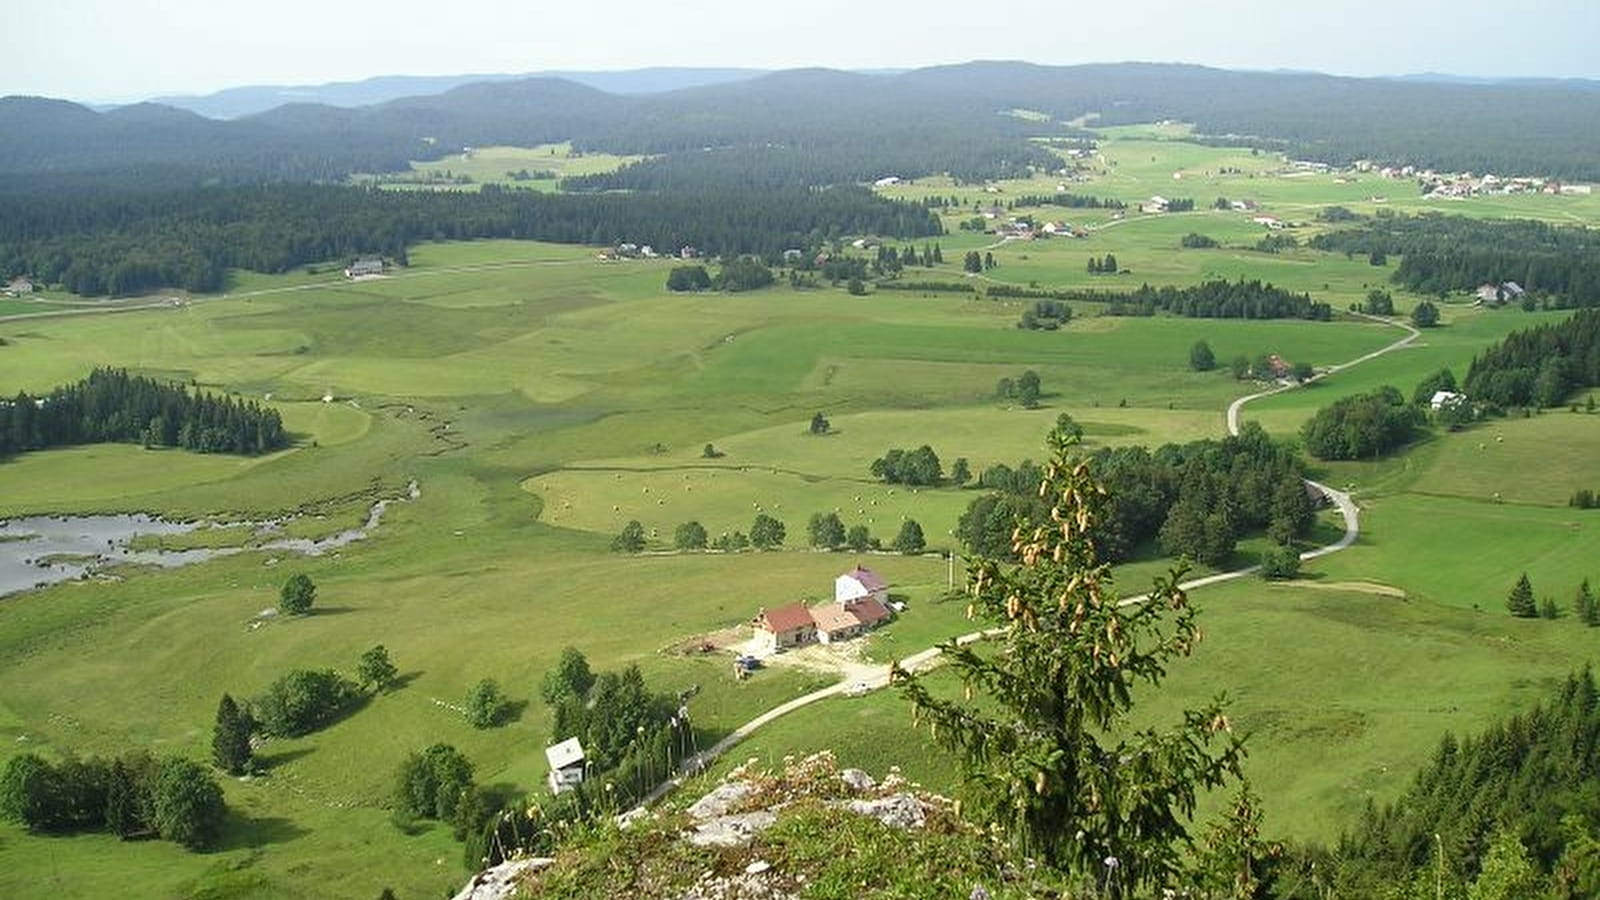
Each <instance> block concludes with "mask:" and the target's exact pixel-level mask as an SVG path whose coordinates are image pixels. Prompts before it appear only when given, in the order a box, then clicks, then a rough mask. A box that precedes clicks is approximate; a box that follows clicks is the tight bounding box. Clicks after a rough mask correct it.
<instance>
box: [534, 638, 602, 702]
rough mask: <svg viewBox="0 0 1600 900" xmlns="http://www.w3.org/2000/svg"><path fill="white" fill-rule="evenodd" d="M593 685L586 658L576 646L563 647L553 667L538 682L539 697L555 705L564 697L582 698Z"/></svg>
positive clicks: (592, 673)
mask: <svg viewBox="0 0 1600 900" xmlns="http://www.w3.org/2000/svg"><path fill="white" fill-rule="evenodd" d="M593 685H594V672H593V670H591V669H590V668H589V660H588V658H587V657H585V656H584V655H583V653H582V652H581V651H580V650H578V648H577V647H565V648H563V649H562V651H561V658H560V659H558V660H556V665H555V668H553V669H551V670H550V671H548V672H546V673H545V675H544V680H543V681H541V682H540V683H539V698H540V699H541V700H543V701H544V702H545V703H547V704H549V705H550V706H555V705H556V704H557V703H560V702H561V701H562V699H563V698H566V697H577V698H579V699H582V698H583V697H585V696H587V695H588V693H589V688H590V687H592V686H593Z"/></svg>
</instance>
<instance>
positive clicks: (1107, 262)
mask: <svg viewBox="0 0 1600 900" xmlns="http://www.w3.org/2000/svg"><path fill="white" fill-rule="evenodd" d="M1120 271H1121V269H1119V268H1118V266H1117V257H1116V256H1115V255H1114V254H1110V253H1107V254H1106V255H1105V256H1104V257H1097V256H1091V257H1089V274H1090V275H1115V274H1117V273H1118V272H1120Z"/></svg>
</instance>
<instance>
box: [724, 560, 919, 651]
mask: <svg viewBox="0 0 1600 900" xmlns="http://www.w3.org/2000/svg"><path fill="white" fill-rule="evenodd" d="M889 602H890V601H889V583H888V582H886V581H884V580H883V578H882V576H880V575H878V573H876V572H874V571H872V570H871V569H866V568H862V567H861V566H856V567H855V568H854V569H851V570H850V571H848V572H846V573H844V574H843V575H840V576H839V577H838V578H835V579H834V581H833V602H832V603H824V604H822V605H820V606H806V605H805V604H804V603H798V602H796V603H790V604H788V605H786V606H780V607H777V608H775V609H764V610H762V611H761V612H760V613H758V614H757V615H756V617H755V620H754V621H753V623H752V624H754V625H755V628H756V639H757V646H758V648H759V649H761V650H763V651H765V652H767V653H776V652H778V651H779V650H786V649H789V648H791V647H800V646H803V645H805V644H810V643H813V642H815V643H821V644H832V643H837V642H839V641H846V640H849V639H850V638H853V637H855V636H857V635H859V634H862V633H864V632H867V631H870V630H872V629H873V628H876V627H878V626H879V625H881V624H883V623H884V622H886V621H888V620H889V618H890V617H891V615H892V613H890V611H889Z"/></svg>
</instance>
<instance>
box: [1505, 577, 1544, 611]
mask: <svg viewBox="0 0 1600 900" xmlns="http://www.w3.org/2000/svg"><path fill="white" fill-rule="evenodd" d="M1506 609H1508V610H1510V611H1511V614H1512V615H1513V616H1516V617H1517V618H1519V619H1531V618H1533V617H1534V616H1537V615H1538V614H1539V610H1538V607H1537V606H1535V605H1534V600H1533V583H1532V582H1530V581H1528V573H1527V572H1523V573H1522V577H1521V578H1518V579H1517V583H1516V585H1515V586H1513V587H1512V588H1511V595H1510V596H1509V597H1507V598H1506Z"/></svg>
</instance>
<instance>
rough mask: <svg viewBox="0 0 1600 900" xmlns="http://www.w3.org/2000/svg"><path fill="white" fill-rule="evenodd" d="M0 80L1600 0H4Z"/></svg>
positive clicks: (1366, 21) (1073, 48)
mask: <svg viewBox="0 0 1600 900" xmlns="http://www.w3.org/2000/svg"><path fill="white" fill-rule="evenodd" d="M0 34H4V35H5V36H6V37H7V38H8V39H7V41H6V51H7V52H6V56H7V60H6V62H5V64H4V65H3V66H0V94H43V95H47V96H55V97H67V98H71V99H77V100H126V99H135V98H141V97H148V96H154V95H159V94H168V93H206V92H210V91H214V90H217V89H219V88H224V87H231V86H237V85H244V84H314V83H319V82H324V81H346V80H358V79H361V78H367V77H370V76H373V75H391V74H415V75H429V74H458V73H466V72H527V71H535V70H541V69H621V68H636V67H641V66H750V67H758V68H788V67H794V66H833V67H839V68H878V67H913V66H921V65H930V64H936V63H947V62H962V61H966V60H970V59H1025V60H1029V61H1032V62H1039V63H1050V64H1069V63H1079V62H1107V61H1120V60H1130V59H1133V60H1147V61H1157V62H1169V61H1178V62H1195V63H1203V64H1206V65H1213V66H1222V67H1229V68H1253V69H1269V68H1295V69H1314V70H1318V71H1323V72H1331V73H1336V74H1349V75H1380V74H1401V73H1409V72H1423V71H1435V72H1450V73H1456V74H1464V75H1498V76H1507V75H1538V76H1557V77H1586V78H1600V53H1596V52H1595V50H1594V47H1595V44H1596V38H1600V0H1519V2H1503V0H1501V2H1494V3H1489V2H1484V0H1414V2H1406V0H1323V2H1307V3H1293V2H1287V0H1170V2H1168V0H1112V2H1083V0H1060V2H1051V0H1024V2H1018V3H995V2H985V0H963V2H949V0H917V2H903V0H848V2H842V0H805V2H800V3H782V4H779V3H773V2H770V0H739V2H729V0H670V2H664V0H649V2H644V0H598V2H572V0H563V2H547V0H432V2H427V3H419V2H406V0H249V2H241V0H159V2H151V0H120V2H119V0H3V2H0Z"/></svg>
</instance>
